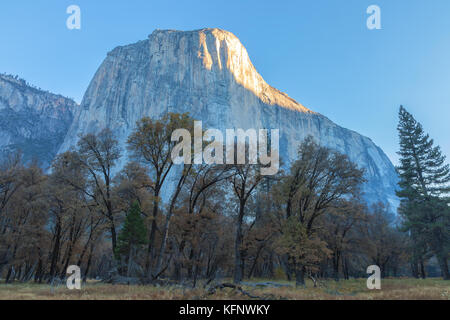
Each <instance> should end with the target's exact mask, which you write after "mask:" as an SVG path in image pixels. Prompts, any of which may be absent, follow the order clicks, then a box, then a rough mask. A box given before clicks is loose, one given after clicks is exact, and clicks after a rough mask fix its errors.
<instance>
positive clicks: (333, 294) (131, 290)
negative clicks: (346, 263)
mask: <svg viewBox="0 0 450 320" xmlns="http://www.w3.org/2000/svg"><path fill="white" fill-rule="evenodd" d="M256 282H257V281H255V283H256ZM284 284H290V285H292V287H281V288H267V287H266V288H258V287H255V286H251V285H247V286H246V285H243V286H242V288H243V289H244V290H245V291H247V292H249V293H251V295H254V296H259V297H262V298H264V299H271V300H273V299H289V300H450V283H449V281H444V280H442V279H426V280H422V279H409V278H408V279H406V278H405V279H383V280H382V288H381V290H368V289H367V287H366V279H354V280H343V281H339V282H335V281H333V280H329V281H325V282H322V284H321V286H320V287H318V288H314V287H313V284H312V283H308V284H307V288H302V289H300V288H295V286H293V284H292V283H288V282H284ZM202 299H213V300H240V299H250V298H249V297H248V296H245V295H243V294H242V293H241V292H239V291H238V290H235V289H232V288H226V289H222V290H217V292H216V293H215V294H212V295H211V294H207V293H206V290H204V289H187V288H181V287H154V286H126V285H110V284H104V283H96V282H88V283H87V284H85V285H83V287H82V289H81V290H68V289H67V288H66V286H65V284H62V285H60V286H57V287H51V286H49V285H39V284H31V283H30V284H8V285H5V284H0V300H202Z"/></svg>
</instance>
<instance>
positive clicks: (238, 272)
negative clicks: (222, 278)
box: [233, 202, 244, 284]
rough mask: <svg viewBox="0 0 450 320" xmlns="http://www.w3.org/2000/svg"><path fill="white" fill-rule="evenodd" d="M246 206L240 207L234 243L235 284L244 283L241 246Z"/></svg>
mask: <svg viewBox="0 0 450 320" xmlns="http://www.w3.org/2000/svg"><path fill="white" fill-rule="evenodd" d="M243 206H244V204H242V202H241V205H240V209H239V217H238V219H237V220H236V238H235V241H234V278H233V281H234V283H235V284H238V283H240V282H241V281H242V255H241V244H242V218H243V216H244V215H243V211H244V208H243Z"/></svg>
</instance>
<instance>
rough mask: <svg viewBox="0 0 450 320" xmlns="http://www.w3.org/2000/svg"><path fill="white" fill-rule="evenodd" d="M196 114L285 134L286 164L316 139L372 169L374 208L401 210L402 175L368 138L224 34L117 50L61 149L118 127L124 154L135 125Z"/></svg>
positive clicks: (213, 122)
mask: <svg viewBox="0 0 450 320" xmlns="http://www.w3.org/2000/svg"><path fill="white" fill-rule="evenodd" d="M165 112H180V113H184V112H189V113H190V115H191V116H192V117H194V118H195V119H198V120H202V121H203V124H204V127H210V128H217V129H222V130H224V129H227V128H243V129H248V128H255V129H259V128H267V129H280V139H281V140H280V156H281V158H282V159H283V162H284V163H285V165H288V164H289V163H290V162H291V161H292V160H294V159H295V158H296V155H297V149H298V145H299V144H300V143H301V141H302V140H303V139H304V138H305V137H307V136H308V135H313V136H314V137H315V138H316V140H317V141H318V142H319V143H320V144H321V145H324V146H327V147H330V148H333V149H336V150H338V151H340V152H342V153H345V154H347V155H348V156H349V157H350V159H351V160H352V161H354V162H356V163H357V164H358V165H359V166H360V167H361V168H364V169H365V170H366V179H367V180H368V182H367V183H366V184H365V186H364V191H365V193H366V195H365V197H366V199H367V200H369V202H375V201H383V202H390V203H391V204H392V205H394V206H396V205H397V199H396V197H395V187H396V181H397V176H396V172H395V169H394V167H393V165H392V163H391V162H390V160H389V159H388V158H387V156H386V155H385V154H384V153H383V151H382V150H381V149H380V148H378V147H377V146H376V145H375V144H374V143H373V142H372V141H371V140H370V139H369V138H366V137H363V136H361V135H360V134H358V133H356V132H354V131H351V130H348V129H345V128H342V127H339V126H338V125H336V124H335V123H333V122H332V121H330V120H329V119H328V118H326V117H324V116H323V115H320V114H318V113H315V112H312V111H310V110H308V109H307V108H305V107H304V106H302V105H301V104H299V103H298V102H296V101H295V100H293V99H291V98H290V97H288V96H287V95H286V94H284V93H282V92H280V91H278V90H277V89H275V88H273V87H271V86H270V85H268V84H267V83H266V82H265V81H264V80H263V78H262V77H261V76H260V75H259V74H258V72H257V71H256V69H255V67H254V66H253V64H252V63H251V61H250V59H249V57H248V54H247V51H246V49H245V48H244V46H243V45H242V44H241V43H240V41H239V39H237V38H236V37H235V36H234V35H233V34H232V33H230V32H226V31H223V30H219V29H202V30H196V31H189V32H182V31H172V30H165V31H162V30H156V31H154V32H153V33H152V34H151V35H150V36H149V38H148V39H147V40H144V41H140V42H137V43H135V44H131V45H128V46H122V47H118V48H116V49H114V50H113V51H111V52H110V53H109V54H108V56H107V58H106V59H105V60H104V62H103V63H102V65H101V66H100V68H99V69H98V71H97V73H96V74H95V76H94V78H93V80H92V81H91V83H90V86H89V88H88V90H87V92H86V94H85V96H84V99H83V101H82V103H81V107H80V108H79V109H78V110H77V113H76V115H75V119H74V122H73V124H72V126H71V128H70V130H69V133H68V134H67V136H66V139H65V141H64V143H63V145H62V146H61V148H60V151H61V152H62V151H66V150H68V149H69V148H70V146H72V145H75V144H76V142H77V139H78V135H79V134H86V133H89V132H98V131H100V130H101V129H103V128H105V127H109V128H110V129H112V130H113V131H114V132H115V133H116V134H117V137H118V140H119V142H120V144H121V146H122V150H124V157H123V158H122V163H121V166H122V165H123V164H124V163H125V162H126V148H125V146H126V139H127V137H128V135H129V134H130V132H131V131H132V129H133V128H134V127H135V123H136V121H138V120H139V119H140V118H142V117H144V116H150V117H159V116H161V115H162V114H163V113H165Z"/></svg>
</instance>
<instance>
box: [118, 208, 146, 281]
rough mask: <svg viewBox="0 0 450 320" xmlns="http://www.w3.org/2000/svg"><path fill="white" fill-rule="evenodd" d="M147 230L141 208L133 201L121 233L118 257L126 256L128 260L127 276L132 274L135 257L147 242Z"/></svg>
mask: <svg viewBox="0 0 450 320" xmlns="http://www.w3.org/2000/svg"><path fill="white" fill-rule="evenodd" d="M146 236H147V232H146V227H145V224H144V220H143V219H142V216H141V208H140V206H139V203H138V202H137V201H135V202H133V204H132V205H131V207H130V209H129V211H128V214H127V216H126V218H125V223H124V226H123V228H122V230H121V231H120V233H119V237H118V244H117V249H116V257H117V258H118V259H120V258H121V257H123V258H125V261H127V276H130V273H131V269H132V265H133V259H135V257H136V254H137V251H138V249H139V248H140V247H141V246H143V245H144V244H146V243H147V240H146Z"/></svg>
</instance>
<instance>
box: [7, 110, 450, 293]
mask: <svg viewBox="0 0 450 320" xmlns="http://www.w3.org/2000/svg"><path fill="white" fill-rule="evenodd" d="M178 128H190V129H189V130H193V119H191V118H190V117H189V116H188V115H187V114H174V113H169V114H167V115H165V116H163V117H162V118H161V119H150V118H143V119H142V120H140V121H139V122H138V123H137V125H136V129H135V130H134V131H133V133H132V134H131V135H130V137H129V138H128V143H127V150H121V149H120V148H119V146H118V142H117V140H116V139H115V137H114V134H113V133H112V132H111V131H109V130H108V129H105V130H103V131H101V132H100V133H98V134H88V135H86V136H83V137H80V140H79V142H78V145H77V146H76V147H75V148H73V149H72V150H70V151H68V152H65V153H63V154H60V155H58V156H57V158H56V159H55V160H54V162H53V164H52V168H51V170H49V172H48V173H45V172H43V170H42V169H41V168H39V166H38V165H37V163H31V164H28V165H24V164H23V163H22V161H21V157H20V154H12V155H10V156H9V158H8V159H7V160H5V161H4V162H3V163H2V164H1V167H0V278H2V279H3V280H4V281H5V282H7V283H8V282H12V281H23V282H27V281H36V282H39V283H42V282H51V281H53V280H54V279H62V278H65V277H66V270H67V267H68V266H70V265H77V266H79V267H80V268H81V271H82V276H83V278H84V279H88V278H97V279H108V278H111V277H115V276H119V277H125V278H127V279H131V278H133V279H140V280H141V281H145V282H149V283H151V282H152V281H157V280H160V279H170V280H171V281H176V282H180V283H181V282H183V283H189V284H191V285H193V286H196V284H197V283H198V281H199V280H200V279H202V280H208V281H212V280H213V279H216V278H222V277H233V279H234V282H236V283H239V282H241V281H242V280H244V279H248V278H252V277H255V278H271V279H283V278H286V279H289V280H291V279H292V280H294V279H295V281H296V283H297V284H298V285H304V284H305V279H306V278H308V277H310V278H313V279H320V278H334V279H336V280H339V279H340V278H344V279H349V278H350V277H366V276H367V274H366V268H367V267H368V266H369V265H378V266H379V267H380V268H381V271H382V276H411V275H412V276H415V277H426V265H427V264H428V263H429V262H430V261H432V260H435V261H437V262H438V265H439V272H440V274H441V275H442V276H443V277H444V278H446V279H449V275H448V252H449V250H448V249H449V230H450V228H449V225H450V224H449V216H450V212H449V206H448V203H449V200H448V193H449V188H448V182H449V181H450V173H449V171H450V170H449V166H448V164H445V158H444V156H443V155H442V154H441V152H440V149H439V147H435V146H434V145H433V141H432V140H431V139H430V138H429V137H428V135H426V134H425V133H424V132H423V130H422V127H421V125H420V124H419V123H417V122H416V121H415V120H414V118H413V117H412V116H411V115H410V114H409V113H408V112H407V111H406V110H405V109H404V108H403V107H402V108H401V110H400V123H399V134H400V145H401V148H400V153H399V154H400V156H401V165H400V166H399V167H398V171H399V177H400V183H399V192H398V196H399V197H400V199H401V205H400V208H399V215H398V217H397V216H396V215H395V214H393V213H392V209H391V208H389V207H388V206H386V205H385V204H382V203H378V204H374V205H371V206H370V207H368V206H367V205H366V204H365V201H364V200H363V194H362V192H361V186H362V184H363V183H364V172H363V171H362V170H360V169H358V167H357V166H356V164H354V163H352V162H351V161H350V160H349V159H348V157H347V156H346V155H343V154H340V153H338V152H336V151H334V150H331V149H329V148H326V147H323V146H320V145H319V144H317V143H316V142H315V141H314V139H313V138H312V137H308V138H307V139H305V141H303V142H302V144H301V145H300V147H299V148H298V155H297V158H296V160H295V161H293V162H292V163H291V164H290V166H289V168H287V169H286V171H280V172H279V173H278V174H277V175H274V176H263V175H261V174H260V169H261V168H260V165H251V164H237V165H222V164H217V165H195V164H184V165H174V164H173V162H172V158H171V155H172V151H173V148H174V146H175V145H176V143H177V142H173V141H171V135H172V132H173V131H174V130H175V129H178ZM124 158H126V159H127V160H129V162H128V163H126V164H125V165H121V168H123V169H121V170H120V171H118V170H117V168H118V165H119V164H122V162H123V161H124Z"/></svg>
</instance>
